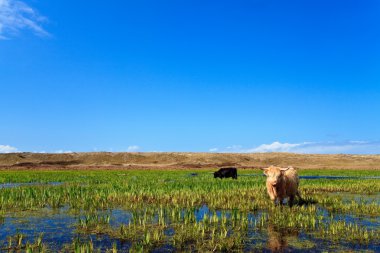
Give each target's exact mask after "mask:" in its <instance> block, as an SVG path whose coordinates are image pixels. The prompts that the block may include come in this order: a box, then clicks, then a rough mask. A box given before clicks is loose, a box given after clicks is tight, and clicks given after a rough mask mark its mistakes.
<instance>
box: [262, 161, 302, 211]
mask: <svg viewBox="0 0 380 253" xmlns="http://www.w3.org/2000/svg"><path fill="white" fill-rule="evenodd" d="M264 175H265V176H267V183H266V186H267V191H268V194H269V197H270V199H271V200H272V201H273V202H274V203H275V204H276V202H277V200H278V202H279V204H283V201H284V199H285V198H289V205H290V206H292V205H293V201H294V198H295V196H298V198H299V199H300V200H301V196H300V194H299V192H298V185H299V179H298V174H297V170H296V169H294V168H293V167H288V168H280V167H275V166H270V167H269V168H265V169H264Z"/></svg>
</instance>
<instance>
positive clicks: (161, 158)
mask: <svg viewBox="0 0 380 253" xmlns="http://www.w3.org/2000/svg"><path fill="white" fill-rule="evenodd" d="M269 165H278V166H289V165H292V166H294V167H298V168H302V169H314V168H318V169H323V168H328V169H375V170H380V155H317V154H313V155H310V154H293V153H251V154H236V153H166V152H165V153H144V152H139V153H130V152H125V153H110V152H93V153H69V154H41V153H12V154H0V169H128V168H133V169H155V168H161V169H164V168H167V169H198V168H199V169H201V168H216V167H222V166H236V167H238V168H261V167H266V166H269Z"/></svg>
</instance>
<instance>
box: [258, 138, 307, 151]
mask: <svg viewBox="0 0 380 253" xmlns="http://www.w3.org/2000/svg"><path fill="white" fill-rule="evenodd" d="M301 145H302V144H301V143H281V142H278V141H275V142H273V143H271V144H262V145H260V146H258V147H257V148H254V149H252V152H290V151H291V150H292V149H294V148H297V147H299V146H301Z"/></svg>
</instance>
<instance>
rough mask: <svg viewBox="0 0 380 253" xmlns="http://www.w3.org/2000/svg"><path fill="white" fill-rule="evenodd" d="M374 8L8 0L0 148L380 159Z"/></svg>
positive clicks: (1, 20) (0, 62)
mask: <svg viewBox="0 0 380 253" xmlns="http://www.w3.org/2000/svg"><path fill="white" fill-rule="evenodd" d="M379 13H380V2H379V1H377V0H373V1H371V0H369V1H350V0H345V1H343V0H342V1H327V0H326V1H325V0H320V1H268V0H257V1H144V0H143V1H109V2H104V1H92V2H89V1H72V0H65V1H63V0H55V1H44V0H29V1H15V0H0V101H1V104H2V110H1V116H0V123H1V124H0V152H15V151H32V152H65V151H193V152H271V151H289V152H300V153H365V154H368V153H380V130H379V125H380V116H379V112H380V71H379V70H380V15H378V14H379Z"/></svg>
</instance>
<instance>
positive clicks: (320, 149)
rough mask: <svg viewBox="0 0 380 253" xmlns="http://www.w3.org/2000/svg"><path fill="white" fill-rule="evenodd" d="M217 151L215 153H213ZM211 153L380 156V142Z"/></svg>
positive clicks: (233, 148) (306, 144) (238, 148)
mask: <svg viewBox="0 0 380 253" xmlns="http://www.w3.org/2000/svg"><path fill="white" fill-rule="evenodd" d="M213 150H215V151H213ZM213 150H211V149H210V152H216V151H218V152H225V153H229V152H231V153H267V152H291V153H301V154H380V142H379V141H344V142H333V141H330V142H301V143H281V142H279V141H275V142H273V143H271V144H262V145H260V146H258V147H254V148H243V147H241V146H239V145H234V146H231V147H226V148H224V149H218V148H214V149H213Z"/></svg>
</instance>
